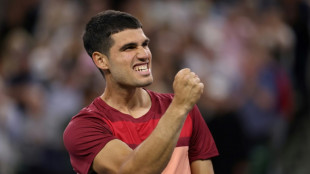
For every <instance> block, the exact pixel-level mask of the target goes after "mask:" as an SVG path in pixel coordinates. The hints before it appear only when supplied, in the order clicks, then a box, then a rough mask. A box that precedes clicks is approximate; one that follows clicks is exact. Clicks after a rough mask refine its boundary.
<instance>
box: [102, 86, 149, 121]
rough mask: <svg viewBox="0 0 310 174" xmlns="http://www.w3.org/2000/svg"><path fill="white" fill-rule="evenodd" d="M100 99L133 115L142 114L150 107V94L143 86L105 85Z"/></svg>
mask: <svg viewBox="0 0 310 174" xmlns="http://www.w3.org/2000/svg"><path fill="white" fill-rule="evenodd" d="M101 99H102V100H104V101H105V102H106V103H107V104H108V105H109V106H111V107H113V108H115V109H117V110H118V111H120V112H122V113H125V114H129V115H132V116H133V117H140V116H142V115H143V114H145V113H146V112H147V111H148V110H149V108H150V107H151V99H150V96H149V95H148V93H147V92H146V91H145V90H144V89H143V88H132V89H128V88H126V89H123V88H121V89H120V88H117V89H115V88H108V87H106V89H105V91H104V93H103V94H102V95H101ZM137 114H138V115H137ZM139 114H140V115H139ZM141 114H142V115H141Z"/></svg>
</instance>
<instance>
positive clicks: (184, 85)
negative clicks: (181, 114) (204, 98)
mask: <svg viewBox="0 0 310 174" xmlns="http://www.w3.org/2000/svg"><path fill="white" fill-rule="evenodd" d="M203 88H204V85H203V83H201V81H200V79H199V77H198V76H197V75H196V74H195V73H194V72H192V71H191V70H190V69H188V68H185V69H182V70H180V71H179V72H178V73H177V74H176V75H175V78H174V82H173V90H174V99H173V100H174V102H175V103H176V104H178V105H180V106H181V107H184V109H186V111H187V112H189V111H190V110H191V109H192V108H193V106H194V105H195V104H196V103H197V101H198V100H199V99H200V96H201V94H202V92H203Z"/></svg>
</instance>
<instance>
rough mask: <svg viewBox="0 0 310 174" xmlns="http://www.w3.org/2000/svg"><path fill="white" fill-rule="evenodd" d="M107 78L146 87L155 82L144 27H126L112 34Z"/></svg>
mask: <svg viewBox="0 0 310 174" xmlns="http://www.w3.org/2000/svg"><path fill="white" fill-rule="evenodd" d="M111 39H112V40H113V45H112V47H111V48H110V50H109V57H108V59H107V61H108V73H106V80H107V82H108V83H109V82H110V83H117V84H119V85H120V86H126V87H145V86H148V85H150V84H151V83H152V82H153V76H152V72H151V60H152V54H151V51H150V49H149V46H148V44H149V39H148V38H147V37H146V36H145V34H144V32H143V30H142V28H138V29H126V30H123V31H121V32H118V33H115V34H112V35H111Z"/></svg>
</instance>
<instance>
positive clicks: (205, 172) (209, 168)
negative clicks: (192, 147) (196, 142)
mask: <svg viewBox="0 0 310 174" xmlns="http://www.w3.org/2000/svg"><path fill="white" fill-rule="evenodd" d="M191 173H192V174H214V171H213V165H212V161H211V160H210V159H208V160H196V161H193V162H192V163H191Z"/></svg>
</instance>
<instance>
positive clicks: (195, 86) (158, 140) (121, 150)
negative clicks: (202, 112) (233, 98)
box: [93, 69, 203, 174]
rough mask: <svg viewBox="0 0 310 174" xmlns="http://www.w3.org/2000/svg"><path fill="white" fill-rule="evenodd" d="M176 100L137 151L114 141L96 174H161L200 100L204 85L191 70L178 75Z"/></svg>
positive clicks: (103, 152) (96, 164) (102, 155)
mask: <svg viewBox="0 0 310 174" xmlns="http://www.w3.org/2000/svg"><path fill="white" fill-rule="evenodd" d="M173 89H174V93H175V94H174V98H173V100H172V102H171V104H170V106H169V107H168V109H167V111H166V112H165V114H164V115H163V117H162V118H161V119H160V120H159V122H158V124H157V126H156V128H155V129H154V131H153V132H152V133H151V134H150V136H149V137H148V138H147V139H146V140H145V141H144V142H142V143H141V144H140V145H139V146H138V147H137V148H136V149H135V150H132V149H131V148H129V146H127V145H126V144H125V143H124V142H122V141H120V140H112V141H110V142H109V143H107V144H106V145H105V147H104V148H103V149H102V150H101V151H100V152H99V153H98V154H97V155H96V157H95V159H94V161H93V169H94V170H95V171H96V172H97V173H143V174H148V173H156V174H158V173H160V172H162V171H163V170H164V168H165V167H166V165H167V164H168V162H169V160H170V157H171V155H172V152H173V150H174V147H175V145H176V143H177V141H178V138H179V135H180V132H181V129H182V127H183V124H184V121H185V119H186V116H187V114H188V112H189V111H190V110H191V109H192V107H193V106H194V104H195V103H196V102H197V100H198V99H199V98H200V96H201V94H202V91H203V84H202V83H201V82H200V79H199V78H198V77H197V76H196V75H195V74H194V73H193V72H190V70H189V69H183V70H181V71H179V72H178V74H177V75H176V77H175V80H174V83H173Z"/></svg>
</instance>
